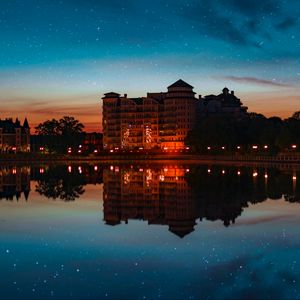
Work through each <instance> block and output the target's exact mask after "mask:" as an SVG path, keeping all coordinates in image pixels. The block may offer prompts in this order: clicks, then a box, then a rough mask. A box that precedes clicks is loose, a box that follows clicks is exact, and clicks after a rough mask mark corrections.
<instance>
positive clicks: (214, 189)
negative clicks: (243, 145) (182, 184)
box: [186, 165, 300, 226]
mask: <svg viewBox="0 0 300 300" xmlns="http://www.w3.org/2000/svg"><path fill="white" fill-rule="evenodd" d="M297 175H299V174H297ZM294 176H296V173H295V175H294ZM296 177H297V176H296ZM298 177H299V176H298ZM186 180H187V182H188V184H189V186H190V187H191V189H192V190H193V194H194V197H195V201H196V202H197V207H198V208H199V215H200V219H202V218H205V219H207V220H211V221H215V220H222V221H223V223H224V225H225V226H228V225H230V224H231V223H234V222H235V219H236V218H237V217H238V216H240V215H241V214H242V212H243V210H244V208H246V207H248V206H249V204H255V203H260V202H264V201H265V200H267V199H272V200H279V199H282V198H283V199H285V200H286V201H287V202H297V203H300V185H299V184H298V185H297V184H296V181H295V180H293V176H292V174H291V172H284V171H281V170H279V169H275V168H273V169H264V168H261V167H260V168H257V169H252V168H248V167H242V168H232V167H221V166H213V167H205V166H201V165H199V166H194V167H192V168H191V169H190V172H189V173H187V175H186Z"/></svg>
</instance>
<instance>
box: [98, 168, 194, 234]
mask: <svg viewBox="0 0 300 300" xmlns="http://www.w3.org/2000/svg"><path fill="white" fill-rule="evenodd" d="M185 173H186V170H185V169H183V168H179V167H176V166H173V167H169V168H167V167H165V168H147V167H142V168H135V167H131V168H119V167H113V166H111V167H110V168H109V169H105V170H104V173H103V181H104V197H103V198H104V219H105V222H106V224H109V225H117V224H120V223H121V221H125V222H126V223H127V222H128V220H129V219H140V220H147V221H148V223H149V224H160V225H168V226H169V230H170V231H171V232H173V233H174V234H176V235H178V236H180V237H184V236H185V235H187V234H189V233H190V232H192V231H193V230H194V226H195V224H196V222H195V220H196V218H197V208H196V201H195V199H194V197H193V194H192V190H191V188H190V187H189V186H188V183H187V181H186V180H185Z"/></svg>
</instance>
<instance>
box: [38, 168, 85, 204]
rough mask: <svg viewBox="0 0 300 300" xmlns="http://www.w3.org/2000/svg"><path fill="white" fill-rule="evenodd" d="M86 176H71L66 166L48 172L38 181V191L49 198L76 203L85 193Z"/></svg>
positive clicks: (75, 174)
mask: <svg viewBox="0 0 300 300" xmlns="http://www.w3.org/2000/svg"><path fill="white" fill-rule="evenodd" d="M85 184H86V179H85V175H82V174H78V173H74V174H69V173H68V170H67V168H66V166H59V167H54V168H51V169H49V170H46V171H45V173H43V174H42V175H40V176H39V179H38V180H37V186H36V191H37V192H38V193H39V194H40V195H43V196H45V197H47V198H51V199H54V200H56V199H61V200H64V201H74V200H75V199H77V198H79V197H80V196H81V195H82V194H83V193H84V192H85V190H84V187H83V186H84V185H85Z"/></svg>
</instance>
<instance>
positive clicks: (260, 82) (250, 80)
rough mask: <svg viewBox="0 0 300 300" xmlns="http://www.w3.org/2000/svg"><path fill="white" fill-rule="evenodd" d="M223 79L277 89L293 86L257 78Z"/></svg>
mask: <svg viewBox="0 0 300 300" xmlns="http://www.w3.org/2000/svg"><path fill="white" fill-rule="evenodd" d="M221 78H223V79H225V80H230V81H234V82H239V83H246V84H258V85H268V86H276V87H292V86H293V85H291V84H287V83H282V82H277V81H273V80H266V79H260V78H256V77H238V76H222V77H221Z"/></svg>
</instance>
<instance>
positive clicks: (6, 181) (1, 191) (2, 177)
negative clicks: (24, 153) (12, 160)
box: [0, 166, 30, 201]
mask: <svg viewBox="0 0 300 300" xmlns="http://www.w3.org/2000/svg"><path fill="white" fill-rule="evenodd" d="M29 192H30V169H29V168H28V167H8V166H6V167H2V168H0V200H2V199H6V200H9V201H12V200H14V199H16V200H17V201H18V200H19V199H20V197H21V196H22V194H23V195H24V197H25V199H26V201H27V200H28V197H29Z"/></svg>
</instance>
